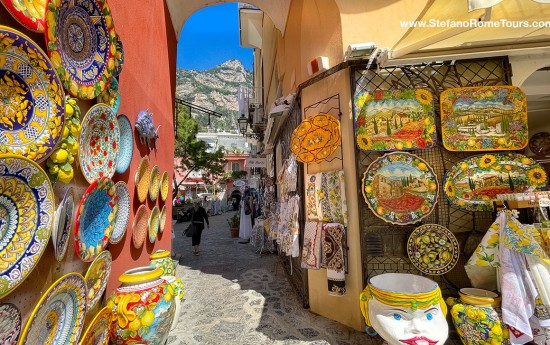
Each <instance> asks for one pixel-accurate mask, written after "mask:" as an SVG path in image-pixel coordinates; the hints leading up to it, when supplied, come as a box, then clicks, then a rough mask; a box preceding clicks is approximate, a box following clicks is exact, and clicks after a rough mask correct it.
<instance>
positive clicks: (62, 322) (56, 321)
mask: <svg viewBox="0 0 550 345" xmlns="http://www.w3.org/2000/svg"><path fill="white" fill-rule="evenodd" d="M85 316H86V282H85V281H84V278H83V277H82V276H81V275H80V274H78V273H69V274H67V275H64V276H63V277H61V278H59V279H58V280H57V281H56V282H55V283H53V284H52V286H50V288H49V289H48V291H46V293H45V294H44V295H42V297H41V298H40V301H38V305H37V306H36V307H35V308H34V310H33V312H32V314H31V316H30V317H29V321H27V324H26V325H25V328H24V329H23V333H22V334H21V339H20V341H19V344H20V345H31V344H32V345H34V344H56V345H68V344H76V343H77V342H78V339H79V338H80V333H81V332H82V328H83V327H84V317H85Z"/></svg>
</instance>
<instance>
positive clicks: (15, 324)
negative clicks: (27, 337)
mask: <svg viewBox="0 0 550 345" xmlns="http://www.w3.org/2000/svg"><path fill="white" fill-rule="evenodd" d="M20 333H21V313H20V312H19V309H17V307H16V306H15V305H14V304H11V303H2V304H0V344H2V345H15V344H17V340H18V339H19V334H20Z"/></svg>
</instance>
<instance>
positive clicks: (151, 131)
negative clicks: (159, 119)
mask: <svg viewBox="0 0 550 345" xmlns="http://www.w3.org/2000/svg"><path fill="white" fill-rule="evenodd" d="M159 128H160V125H159V126H158V127H157V129H155V126H154V124H153V114H152V113H150V112H149V110H142V111H140V112H139V113H138V116H137V119H136V129H137V131H138V133H139V142H140V143H142V144H146V143H147V148H148V149H149V151H151V143H150V141H151V140H153V147H154V148H155V150H156V149H157V139H158V137H159V135H158V131H159Z"/></svg>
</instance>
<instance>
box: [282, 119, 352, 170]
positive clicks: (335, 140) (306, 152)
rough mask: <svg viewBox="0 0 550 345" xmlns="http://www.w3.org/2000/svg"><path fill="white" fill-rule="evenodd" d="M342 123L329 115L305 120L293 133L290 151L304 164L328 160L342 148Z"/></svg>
mask: <svg viewBox="0 0 550 345" xmlns="http://www.w3.org/2000/svg"><path fill="white" fill-rule="evenodd" d="M341 139H342V138H341V135H340V121H338V120H337V119H336V118H335V117H334V116H332V115H328V114H319V115H315V116H313V117H311V118H309V119H305V120H304V121H302V123H300V125H299V126H298V127H296V129H295V130H294V132H292V139H291V141H290V149H291V150H292V152H293V153H294V155H295V156H296V160H297V161H299V162H302V163H319V162H322V161H324V160H326V159H327V158H328V157H329V156H330V155H331V154H332V153H333V152H334V151H336V149H337V148H338V146H340V142H341Z"/></svg>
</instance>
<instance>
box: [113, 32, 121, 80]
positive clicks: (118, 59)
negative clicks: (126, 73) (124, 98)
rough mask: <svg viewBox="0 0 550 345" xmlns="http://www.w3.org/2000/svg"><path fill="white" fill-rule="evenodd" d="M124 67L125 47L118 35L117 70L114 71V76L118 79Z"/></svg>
mask: <svg viewBox="0 0 550 345" xmlns="http://www.w3.org/2000/svg"><path fill="white" fill-rule="evenodd" d="M123 65H124V46H123V45H122V40H121V39H120V36H119V35H118V34H117V35H116V53H115V69H114V70H113V76H114V77H117V76H118V75H119V74H120V72H122V66H123Z"/></svg>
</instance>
